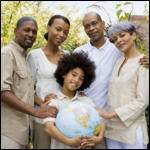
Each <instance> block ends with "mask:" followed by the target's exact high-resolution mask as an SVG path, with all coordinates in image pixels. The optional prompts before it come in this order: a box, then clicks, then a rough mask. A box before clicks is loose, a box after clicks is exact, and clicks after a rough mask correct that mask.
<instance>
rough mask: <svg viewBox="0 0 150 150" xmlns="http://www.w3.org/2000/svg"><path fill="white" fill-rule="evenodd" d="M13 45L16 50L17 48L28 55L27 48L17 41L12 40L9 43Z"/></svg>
mask: <svg viewBox="0 0 150 150" xmlns="http://www.w3.org/2000/svg"><path fill="white" fill-rule="evenodd" d="M9 44H10V45H11V46H13V47H14V49H15V50H17V51H18V52H19V53H20V54H21V55H25V56H27V54H28V52H27V50H25V49H23V48H22V47H21V46H20V45H18V44H17V43H16V42H15V41H12V40H11V41H10V43H9Z"/></svg>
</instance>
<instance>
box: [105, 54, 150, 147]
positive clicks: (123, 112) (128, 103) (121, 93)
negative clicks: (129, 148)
mask: <svg viewBox="0 0 150 150" xmlns="http://www.w3.org/2000/svg"><path fill="white" fill-rule="evenodd" d="M142 57H143V55H140V56H137V57H135V58H131V59H128V61H127V62H126V64H125V65H124V66H123V67H122V69H121V72H120V75H119V76H118V70H119V68H120V66H121V64H122V63H123V61H124V59H125V57H124V56H122V57H120V58H119V59H118V60H117V62H116V65H115V68H114V70H113V73H112V76H111V78H110V81H109V89H108V101H107V111H111V110H115V111H116V113H117V114H118V116H119V118H111V119H106V130H105V137H107V138H110V139H113V140H116V141H119V142H122V143H125V144H130V145H134V144H135V142H136V129H137V127H138V125H140V126H141V128H142V132H143V138H144V141H143V143H144V144H147V143H148V132H147V123H146V117H145V109H146V108H147V106H148V104H149V69H148V68H144V67H143V66H141V65H140V64H139V60H140V58H142Z"/></svg>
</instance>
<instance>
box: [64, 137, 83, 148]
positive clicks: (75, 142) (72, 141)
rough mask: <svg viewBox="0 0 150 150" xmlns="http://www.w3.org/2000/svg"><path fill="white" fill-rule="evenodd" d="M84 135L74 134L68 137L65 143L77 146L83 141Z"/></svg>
mask: <svg viewBox="0 0 150 150" xmlns="http://www.w3.org/2000/svg"><path fill="white" fill-rule="evenodd" d="M83 141H84V136H75V137H73V138H68V141H67V144H66V145H69V146H73V147H78V146H80V145H81V143H83Z"/></svg>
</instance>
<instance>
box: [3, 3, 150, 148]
mask: <svg viewBox="0 0 150 150" xmlns="http://www.w3.org/2000/svg"><path fill="white" fill-rule="evenodd" d="M42 4H43V1H1V47H3V46H5V45H7V44H8V43H9V42H10V40H13V39H14V28H15V26H16V23H17V21H18V19H19V18H21V17H23V16H31V17H33V18H35V19H36V21H37V23H38V36H37V40H36V42H35V43H34V45H33V47H32V48H31V49H29V51H30V50H33V49H37V48H40V47H43V46H45V45H46V43H47V41H46V40H45V39H44V34H45V33H46V27H47V23H48V21H49V19H50V18H51V16H53V15H55V14H54V12H51V11H50V10H51V9H50V7H51V6H49V7H47V8H46V9H41V6H42ZM126 5H132V3H131V2H125V3H124V6H126ZM71 7H72V9H71V10H69V9H68V7H67V6H63V5H60V6H58V7H57V9H59V10H62V12H64V13H65V16H66V17H67V18H68V19H69V20H70V23H71V28H70V32H69V35H68V39H67V40H66V41H65V42H64V43H63V44H62V45H61V47H60V48H61V49H64V50H68V51H73V50H74V49H75V48H76V47H79V46H81V45H83V44H85V43H87V41H88V37H87V36H86V35H85V32H84V30H83V27H82V18H75V19H74V18H73V19H72V18H71V15H72V14H74V13H75V12H78V11H79V9H78V8H77V7H76V6H71ZM98 7H100V6H98ZM144 12H145V15H147V16H146V18H147V20H145V22H143V23H147V22H149V11H147V6H146V5H145V6H144ZM116 16H117V17H118V21H122V20H128V18H129V16H130V12H125V11H124V10H123V9H122V5H121V4H117V5H116ZM111 25H112V24H108V25H107V26H106V28H105V35H106V36H107V31H108V29H109V27H110V26H111ZM83 34H84V35H83ZM137 43H138V45H139V50H140V51H141V52H142V53H144V54H147V53H149V50H146V49H145V45H144V44H143V42H142V41H140V38H139V35H137ZM145 114H146V119H147V125H148V129H149V106H148V108H147V109H146V111H145ZM29 148H33V147H32V144H31V142H29Z"/></svg>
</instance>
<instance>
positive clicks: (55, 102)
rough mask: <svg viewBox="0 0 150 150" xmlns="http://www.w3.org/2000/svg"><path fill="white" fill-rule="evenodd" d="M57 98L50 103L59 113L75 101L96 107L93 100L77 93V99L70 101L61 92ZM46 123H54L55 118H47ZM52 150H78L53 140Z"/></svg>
mask: <svg viewBox="0 0 150 150" xmlns="http://www.w3.org/2000/svg"><path fill="white" fill-rule="evenodd" d="M57 96H58V98H59V99H58V100H51V102H50V103H49V105H51V106H56V108H57V109H58V111H59V110H60V109H61V108H62V107H64V106H65V105H66V104H67V103H69V102H71V101H75V100H80V101H82V102H87V103H88V104H90V105H92V106H95V104H94V103H93V102H92V100H91V99H90V98H88V97H86V96H83V97H81V96H78V93H76V95H75V97H74V98H72V100H70V99H69V97H67V96H65V95H64V94H62V93H61V92H60V91H59V92H57ZM43 121H44V123H46V122H48V121H52V122H55V118H51V117H48V118H45V119H43ZM51 149H78V148H77V147H72V146H67V145H65V144H63V143H61V142H59V141H57V140H55V139H53V138H52V140H51Z"/></svg>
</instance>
